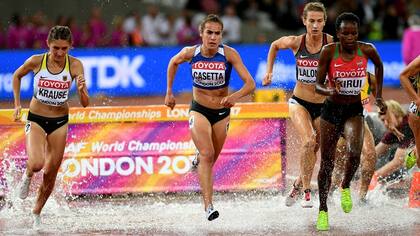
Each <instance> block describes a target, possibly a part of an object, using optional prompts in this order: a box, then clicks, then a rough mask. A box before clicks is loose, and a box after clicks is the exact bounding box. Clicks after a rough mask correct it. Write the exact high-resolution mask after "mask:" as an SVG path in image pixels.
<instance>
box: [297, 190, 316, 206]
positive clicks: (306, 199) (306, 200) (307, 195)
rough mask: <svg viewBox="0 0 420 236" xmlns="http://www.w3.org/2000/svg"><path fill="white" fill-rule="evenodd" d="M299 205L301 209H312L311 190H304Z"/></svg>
mask: <svg viewBox="0 0 420 236" xmlns="http://www.w3.org/2000/svg"><path fill="white" fill-rule="evenodd" d="M300 205H301V206H302V207H303V208H312V207H313V206H314V204H313V203H312V196H311V190H310V189H305V191H304V193H303V199H302V201H301V202H300Z"/></svg>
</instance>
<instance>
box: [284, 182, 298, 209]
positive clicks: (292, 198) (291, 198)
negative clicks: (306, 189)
mask: <svg viewBox="0 0 420 236" xmlns="http://www.w3.org/2000/svg"><path fill="white" fill-rule="evenodd" d="M300 193H301V192H300V187H296V186H295V184H294V183H293V185H292V189H290V192H289V194H287V197H286V202H285V203H286V206H288V207H290V206H293V205H294V204H295V203H296V201H297V200H298V198H299V196H300Z"/></svg>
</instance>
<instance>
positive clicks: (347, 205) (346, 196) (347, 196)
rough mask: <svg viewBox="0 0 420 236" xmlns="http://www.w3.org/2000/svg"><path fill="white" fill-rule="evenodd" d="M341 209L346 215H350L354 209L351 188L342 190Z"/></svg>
mask: <svg viewBox="0 0 420 236" xmlns="http://www.w3.org/2000/svg"><path fill="white" fill-rule="evenodd" d="M341 208H343V211H344V213H349V212H350V211H351V209H352V208H353V202H352V200H351V193H350V188H345V189H343V190H341Z"/></svg>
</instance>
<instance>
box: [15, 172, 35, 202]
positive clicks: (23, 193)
mask: <svg viewBox="0 0 420 236" xmlns="http://www.w3.org/2000/svg"><path fill="white" fill-rule="evenodd" d="M31 180H32V177H28V176H27V175H26V173H24V174H23V177H22V181H21V182H20V184H19V187H18V195H19V198H20V199H25V198H27V197H28V194H29V186H31Z"/></svg>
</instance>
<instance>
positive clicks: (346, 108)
mask: <svg viewBox="0 0 420 236" xmlns="http://www.w3.org/2000/svg"><path fill="white" fill-rule="evenodd" d="M355 116H361V117H364V116H363V106H362V103H361V102H355V103H352V104H338V103H334V102H332V101H329V100H328V99H326V100H325V102H324V107H323V109H322V114H321V118H322V119H323V120H325V121H328V122H330V123H331V124H335V125H340V126H341V125H344V123H345V122H346V120H347V119H349V118H351V117H355Z"/></svg>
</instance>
